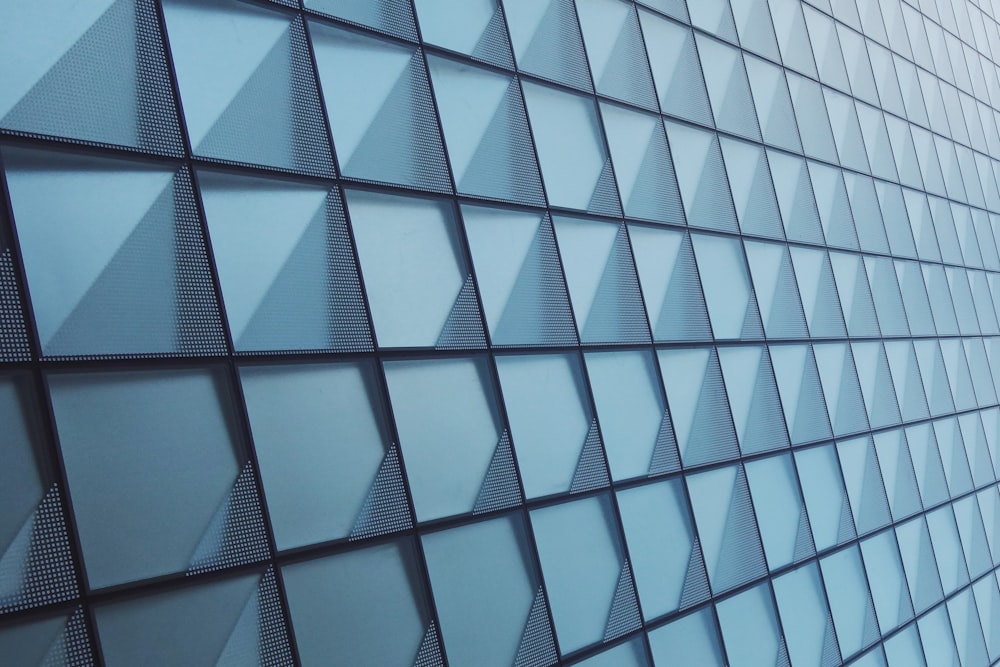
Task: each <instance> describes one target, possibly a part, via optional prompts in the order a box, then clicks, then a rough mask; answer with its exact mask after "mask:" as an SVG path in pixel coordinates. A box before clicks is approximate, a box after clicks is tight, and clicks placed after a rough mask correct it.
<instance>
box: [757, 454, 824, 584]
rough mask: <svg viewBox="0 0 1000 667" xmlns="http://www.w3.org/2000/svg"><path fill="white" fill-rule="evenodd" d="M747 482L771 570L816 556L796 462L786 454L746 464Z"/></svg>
mask: <svg viewBox="0 0 1000 667" xmlns="http://www.w3.org/2000/svg"><path fill="white" fill-rule="evenodd" d="M746 472H747V480H748V481H749V483H750V493H751V495H752V496H753V505H754V510H755V514H756V516H757V525H758V526H760V536H761V541H762V542H763V545H764V553H765V555H766V556H767V562H768V565H769V566H770V568H771V570H775V569H777V568H779V567H783V566H785V565H788V564H790V563H792V562H795V561H799V560H802V559H804V558H808V557H810V556H812V555H813V554H814V553H815V547H814V546H813V541H812V531H811V529H810V527H809V518H808V517H807V516H806V507H805V504H804V503H803V501H802V496H801V494H800V492H799V480H798V477H797V476H796V472H795V466H794V463H793V462H792V458H791V457H790V456H789V455H787V454H783V455H781V456H771V457H768V458H763V459H755V460H753V461H748V462H747V463H746Z"/></svg>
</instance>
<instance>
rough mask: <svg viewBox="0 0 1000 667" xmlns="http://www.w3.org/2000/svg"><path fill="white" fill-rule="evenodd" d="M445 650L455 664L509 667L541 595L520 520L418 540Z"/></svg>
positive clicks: (502, 520)
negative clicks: (422, 548) (421, 542)
mask: <svg viewBox="0 0 1000 667" xmlns="http://www.w3.org/2000/svg"><path fill="white" fill-rule="evenodd" d="M422 541H423V546H424V556H425V558H426V559H427V569H428V571H429V574H430V579H431V587H432V588H433V590H434V600H435V602H436V606H437V611H438V617H439V618H440V619H441V632H442V635H443V636H444V645H445V650H446V651H447V652H448V658H449V660H450V661H452V662H454V663H455V664H457V665H483V667H491V666H493V665H496V666H497V667H500V666H503V667H509V665H511V664H512V663H513V662H514V660H515V657H518V656H520V654H521V653H522V649H521V646H522V644H523V643H524V635H525V634H526V624H527V623H528V619H529V617H530V616H531V614H532V612H533V606H532V603H533V601H534V600H535V597H536V593H537V592H538V591H539V590H540V589H539V585H538V581H537V578H536V577H535V576H534V574H533V573H532V572H531V569H530V566H529V565H528V564H527V562H525V558H526V556H527V553H528V552H527V549H528V542H527V535H526V534H525V530H524V525H523V524H522V522H521V520H520V518H519V517H513V516H512V517H503V518H499V519H495V520H493V521H485V522H482V523H474V524H471V525H468V526H461V527H458V528H454V529H452V530H446V531H442V532H438V533H430V534H428V535H424V536H423V540H422Z"/></svg>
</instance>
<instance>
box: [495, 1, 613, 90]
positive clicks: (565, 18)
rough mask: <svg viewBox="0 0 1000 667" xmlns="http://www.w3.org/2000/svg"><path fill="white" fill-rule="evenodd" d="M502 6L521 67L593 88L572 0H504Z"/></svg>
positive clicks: (542, 75) (561, 80) (576, 85)
mask: <svg viewBox="0 0 1000 667" xmlns="http://www.w3.org/2000/svg"><path fill="white" fill-rule="evenodd" d="M504 9H505V10H506V12H507V27H508V29H509V30H510V43H511V46H513V47H514V57H515V58H516V59H517V65H518V67H519V68H520V69H522V70H524V71H525V72H530V73H531V74H535V75H537V76H540V77H542V78H543V79H549V80H550V81H555V82H557V83H562V84H565V85H567V86H572V87H574V88H579V89H580V90H585V91H587V92H590V91H592V90H593V87H592V86H591V82H590V81H591V80H590V72H588V71H587V55H586V52H585V51H584V48H583V38H582V36H581V34H580V26H579V25H578V23H577V12H576V8H575V7H574V4H573V0H504Z"/></svg>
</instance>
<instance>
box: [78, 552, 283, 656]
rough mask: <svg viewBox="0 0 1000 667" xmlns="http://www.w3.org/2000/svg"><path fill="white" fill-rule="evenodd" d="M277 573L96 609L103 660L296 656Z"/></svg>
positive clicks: (129, 600)
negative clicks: (283, 612) (286, 627)
mask: <svg viewBox="0 0 1000 667" xmlns="http://www.w3.org/2000/svg"><path fill="white" fill-rule="evenodd" d="M278 595H279V594H278V587H277V584H276V582H275V578H274V574H273V573H272V572H271V571H270V570H269V571H268V572H267V573H266V574H265V575H264V576H263V577H261V576H259V575H250V576H242V577H236V578H227V579H223V580H221V581H214V582H211V583H207V584H202V585H200V586H195V587H183V588H175V589H173V590H169V591H166V592H163V593H156V594H153V595H146V596H144V597H138V598H132V599H126V600H123V601H119V602H114V603H107V604H102V605H100V606H98V607H96V609H95V611H94V616H95V618H96V625H97V633H98V635H99V637H100V641H101V653H102V657H103V658H104V663H105V664H106V665H109V666H115V667H117V666H119V665H120V666H121V667H127V666H128V665H138V664H146V665H149V664H157V665H196V664H206V663H212V662H213V661H214V662H216V664H219V663H221V664H227V663H228V664H248V663H250V664H260V663H263V662H264V661H265V660H274V661H291V660H292V654H291V649H290V646H289V643H288V634H287V630H286V629H285V622H284V619H283V617H282V614H281V606H280V605H281V602H280V600H279V597H278Z"/></svg>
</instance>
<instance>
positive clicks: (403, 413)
mask: <svg viewBox="0 0 1000 667" xmlns="http://www.w3.org/2000/svg"><path fill="white" fill-rule="evenodd" d="M385 377H386V382H387V383H388V385H389V396H390V398H391V400H392V408H393V414H394V416H395V418H396V428H397V429H398V430H399V439H400V445H401V447H402V450H403V459H404V460H405V461H406V475H407V477H408V478H409V481H410V489H411V491H412V493H413V504H414V508H415V510H416V512H417V518H418V519H419V520H421V521H426V520H429V519H437V518H440V517H443V516H448V515H450V514H461V513H464V512H469V511H472V510H473V509H474V508H481V507H482V505H481V504H480V500H479V499H480V497H481V495H482V494H483V491H482V489H483V488H485V487H486V486H487V484H486V483H487V482H489V481H491V478H490V477H488V476H487V472H488V469H489V468H490V467H492V466H491V461H492V460H493V458H495V457H496V456H497V454H496V453H495V452H499V453H500V454H499V456H500V457H504V456H505V455H506V456H509V455H510V452H509V449H507V448H506V447H504V446H503V444H504V443H505V442H507V441H506V439H504V438H501V437H500V431H501V427H500V419H499V416H498V415H497V412H496V402H495V401H496V398H495V394H494V390H493V386H492V385H493V382H492V380H491V379H490V374H489V371H488V370H487V368H486V365H485V362H484V360H482V359H477V358H467V359H462V358H455V359H427V360H422V361H390V362H386V363H385ZM508 447H509V444H508ZM502 469H506V467H504V468H502ZM503 483H504V484H505V485H509V484H510V483H511V479H510V478H509V476H508V478H507V479H504V480H503ZM514 484H515V486H516V480H515V481H514ZM517 495H518V494H517V493H516V492H515V498H516V497H517ZM515 502H516V501H515Z"/></svg>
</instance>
